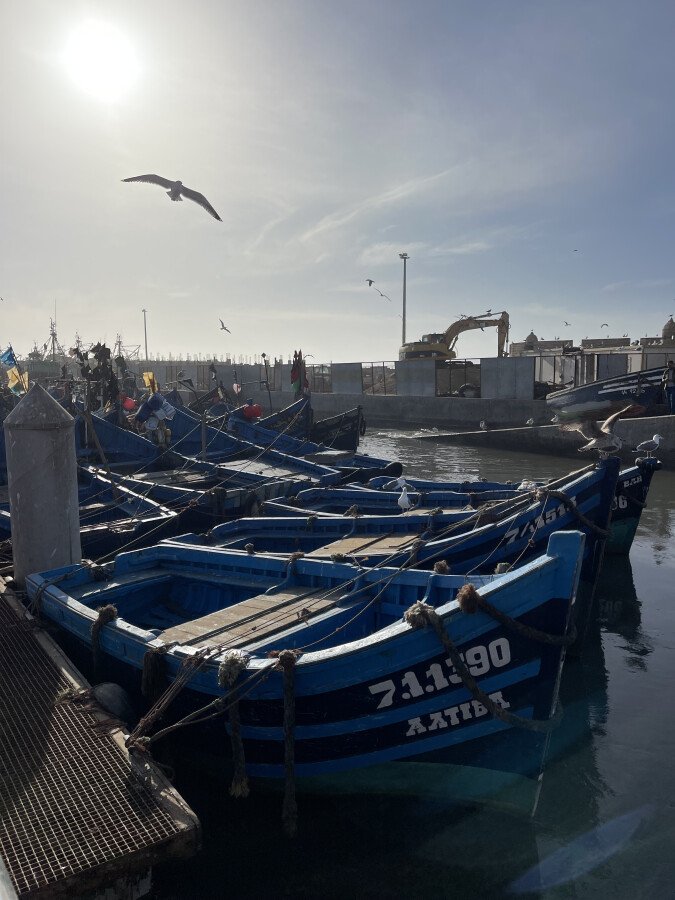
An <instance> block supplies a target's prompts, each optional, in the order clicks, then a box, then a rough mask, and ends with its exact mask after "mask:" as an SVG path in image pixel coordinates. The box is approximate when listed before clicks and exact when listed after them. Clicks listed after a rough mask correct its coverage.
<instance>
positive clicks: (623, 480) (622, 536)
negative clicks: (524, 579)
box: [267, 457, 661, 554]
mask: <svg viewBox="0 0 675 900" xmlns="http://www.w3.org/2000/svg"><path fill="white" fill-rule="evenodd" d="M660 468H661V463H660V462H659V461H658V460H657V459H653V458H649V457H641V458H638V459H637V460H636V462H635V465H633V466H628V467H627V468H625V469H622V470H621V471H620V473H619V478H618V480H617V485H616V492H615V496H614V500H613V501H612V517H611V521H610V534H609V536H608V538H607V542H606V546H605V550H606V552H607V553H613V554H619V553H623V554H627V553H629V552H630V548H631V545H632V543H633V538H634V537H635V532H636V531H637V527H638V525H639V524H640V516H641V514H642V510H643V509H644V507H645V505H646V503H647V495H648V493H649V487H650V485H651V481H652V477H653V475H654V473H655V472H657V471H658V470H659V469H660ZM405 481H406V484H407V486H408V496H409V497H411V498H414V499H415V504H414V505H416V506H417V507H428V506H431V505H432V500H431V498H436V499H439V498H441V497H442V493H439V492H451V493H450V497H451V496H452V492H456V495H457V496H458V497H461V496H466V497H467V498H468V500H467V502H469V503H470V504H471V505H472V506H474V507H477V506H480V505H481V504H482V503H483V502H484V501H485V500H488V501H491V500H494V499H503V498H504V497H505V494H504V493H503V492H506V491H513V490H515V491H516V492H518V491H521V490H531V489H532V488H537V487H545V486H546V483H545V482H542V481H536V482H533V481H528V480H526V481H522V482H520V483H516V482H511V481H505V482H497V481H477V480H476V481H462V482H452V481H429V480H427V479H421V478H406V479H405ZM367 486H368V487H369V488H372V489H379V490H383V491H386V489H387V488H392V487H398V484H397V482H396V481H392V480H391V479H389V478H386V477H384V478H383V477H381V476H378V477H377V478H373V479H371V480H370V481H368V482H367ZM309 490H310V491H311V493H309V494H307V493H306V492H305V491H303V492H302V493H301V494H300V495H299V496H298V498H297V500H296V501H294V503H295V505H300V504H301V503H302V504H303V506H311V507H312V508H313V509H315V510H322V511H323V510H325V509H327V508H328V506H327V505H325V504H326V501H325V499H324V498H325V492H322V491H321V490H318V491H317V490H316V489H309ZM351 496H352V503H355V504H357V505H359V499H361V505H360V507H359V508H363V512H366V511H367V512H373V511H374V509H373V507H374V506H375V504H374V503H373V504H372V505H371V504H368V505H367V507H366V503H365V500H366V498H365V497H364V498H362V497H361V494H357V493H354V494H353V495H351ZM388 496H389V498H390V500H389V503H388V504H382V505H380V507H379V512H382V513H383V512H386V511H387V506H388V511H390V512H392V513H395V512H397V510H398V507H397V506H394V492H390V493H389V494H388ZM399 496H400V487H398V494H396V497H399ZM450 497H448V498H446V503H445V505H446V506H447V505H450V503H449V500H450ZM343 499H344V500H345V501H346V499H347V497H346V496H345V497H344V498H343ZM350 505H351V504H350ZM436 505H438V506H441V505H443V504H442V503H440V502H439V503H438V504H436ZM346 508H348V506H347V507H344V508H341V506H340V503H339V499H338V496H337V495H336V497H335V498H334V499H333V501H331V508H330V511H332V512H341V511H344V509H346ZM292 509H293V507H292V506H290V505H284V506H283V508H282V506H281V505H277V504H273V505H272V506H271V507H270V508H269V509H268V510H267V513H268V514H269V515H277V514H278V515H294V513H293V512H292ZM301 514H303V515H304V514H305V513H304V512H302V510H301Z"/></svg>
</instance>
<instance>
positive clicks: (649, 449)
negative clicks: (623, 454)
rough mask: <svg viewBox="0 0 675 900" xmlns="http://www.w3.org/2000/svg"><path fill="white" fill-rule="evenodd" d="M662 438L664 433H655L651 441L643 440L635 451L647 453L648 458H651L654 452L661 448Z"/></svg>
mask: <svg viewBox="0 0 675 900" xmlns="http://www.w3.org/2000/svg"><path fill="white" fill-rule="evenodd" d="M662 440H663V436H662V435H660V434H655V435H654V437H653V438H652V439H651V441H643V442H642V443H641V444H638V445H637V447H636V449H635V450H633V453H646V454H647V458H648V459H651V455H652V453H654V452H655V451H656V450H658V449H659V444H660V443H661V441H662Z"/></svg>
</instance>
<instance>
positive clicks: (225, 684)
mask: <svg viewBox="0 0 675 900" xmlns="http://www.w3.org/2000/svg"><path fill="white" fill-rule="evenodd" d="M247 664H248V656H247V654H246V653H244V652H243V651H241V650H228V651H227V652H226V653H225V654H224V655H223V659H222V661H221V663H220V665H219V666H218V684H219V685H220V686H221V687H222V688H227V689H228V691H231V690H232V688H233V687H234V683H235V681H236V680H237V678H239V675H240V674H241V673H242V672H243V671H244V669H245V668H246V666H247ZM229 719H230V742H231V744H232V762H233V764H234V773H233V775H232V784H231V785H230V796H231V797H248V795H249V793H250V791H249V786H248V777H247V775H246V758H245V756H244V743H243V741H242V739H241V720H240V718H239V699H238V698H237V699H236V700H234V701H233V702H232V703H231V704H230V708H229Z"/></svg>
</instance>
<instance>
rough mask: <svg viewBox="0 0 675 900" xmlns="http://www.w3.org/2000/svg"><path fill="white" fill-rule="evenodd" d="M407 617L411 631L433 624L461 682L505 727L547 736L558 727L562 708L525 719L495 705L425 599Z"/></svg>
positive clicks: (417, 603) (413, 607)
mask: <svg viewBox="0 0 675 900" xmlns="http://www.w3.org/2000/svg"><path fill="white" fill-rule="evenodd" d="M404 618H405V621H406V622H407V623H408V625H410V627H411V628H415V629H417V628H424V627H425V626H426V625H431V627H432V628H433V629H434V631H435V632H436V635H437V636H438V639H439V640H440V642H441V643H442V644H443V647H444V648H445V650H447V652H448V655H449V657H450V659H451V660H452V664H453V666H454V667H455V671H456V672H457V674H458V675H459V677H460V678H461V679H462V683H463V684H464V687H465V688H466V689H467V690H468V691H469V693H470V694H471V696H472V697H473V699H474V700H476V701H477V702H478V703H482V705H483V706H484V707H485V708H486V709H487V710H488V712H489V713H490V714H491V715H492V716H493V717H494V718H495V719H499V720H500V721H502V722H504V723H505V724H507V725H513V726H515V727H517V728H524V729H527V730H528V731H538V732H544V733H547V732H549V731H552V730H553V728H555V727H556V726H557V725H558V722H559V721H560V717H561V716H560V710H559V708H558V709H557V710H556V713H555V714H554V715H553V716H552V717H551V718H550V719H526V718H524V717H523V716H518V715H516V714H515V713H511V712H509V711H508V710H507V709H504V707H503V706H501V705H500V704H499V703H496V702H495V701H494V700H493V699H492V697H490V696H488V694H486V693H485V692H484V691H482V690H481V689H480V688H479V687H478V684H477V683H476V680H475V679H474V677H473V676H472V675H471V673H470V672H469V670H468V668H467V666H466V665H465V663H464V660H463V659H462V657H461V655H460V653H459V651H458V650H457V647H456V646H455V644H454V642H453V641H452V639H451V638H450V635H449V634H448V633H447V631H446V629H445V627H444V625H443V621H442V619H441V617H440V616H439V615H438V613H437V612H436V610H435V609H434V608H433V606H429V604H428V603H425V602H424V601H423V600H418V601H417V602H416V603H413V605H412V606H411V607H410V608H409V609H408V610H406V613H405V616H404Z"/></svg>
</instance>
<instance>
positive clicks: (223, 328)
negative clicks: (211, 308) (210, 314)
mask: <svg viewBox="0 0 675 900" xmlns="http://www.w3.org/2000/svg"><path fill="white" fill-rule="evenodd" d="M218 321H219V322H220V330H221V331H226V332H227V333H228V334H232V332H231V331H230V329H229V328H228V327H227V325H226V324H225V323H224V322H223V320H222V319H218Z"/></svg>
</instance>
